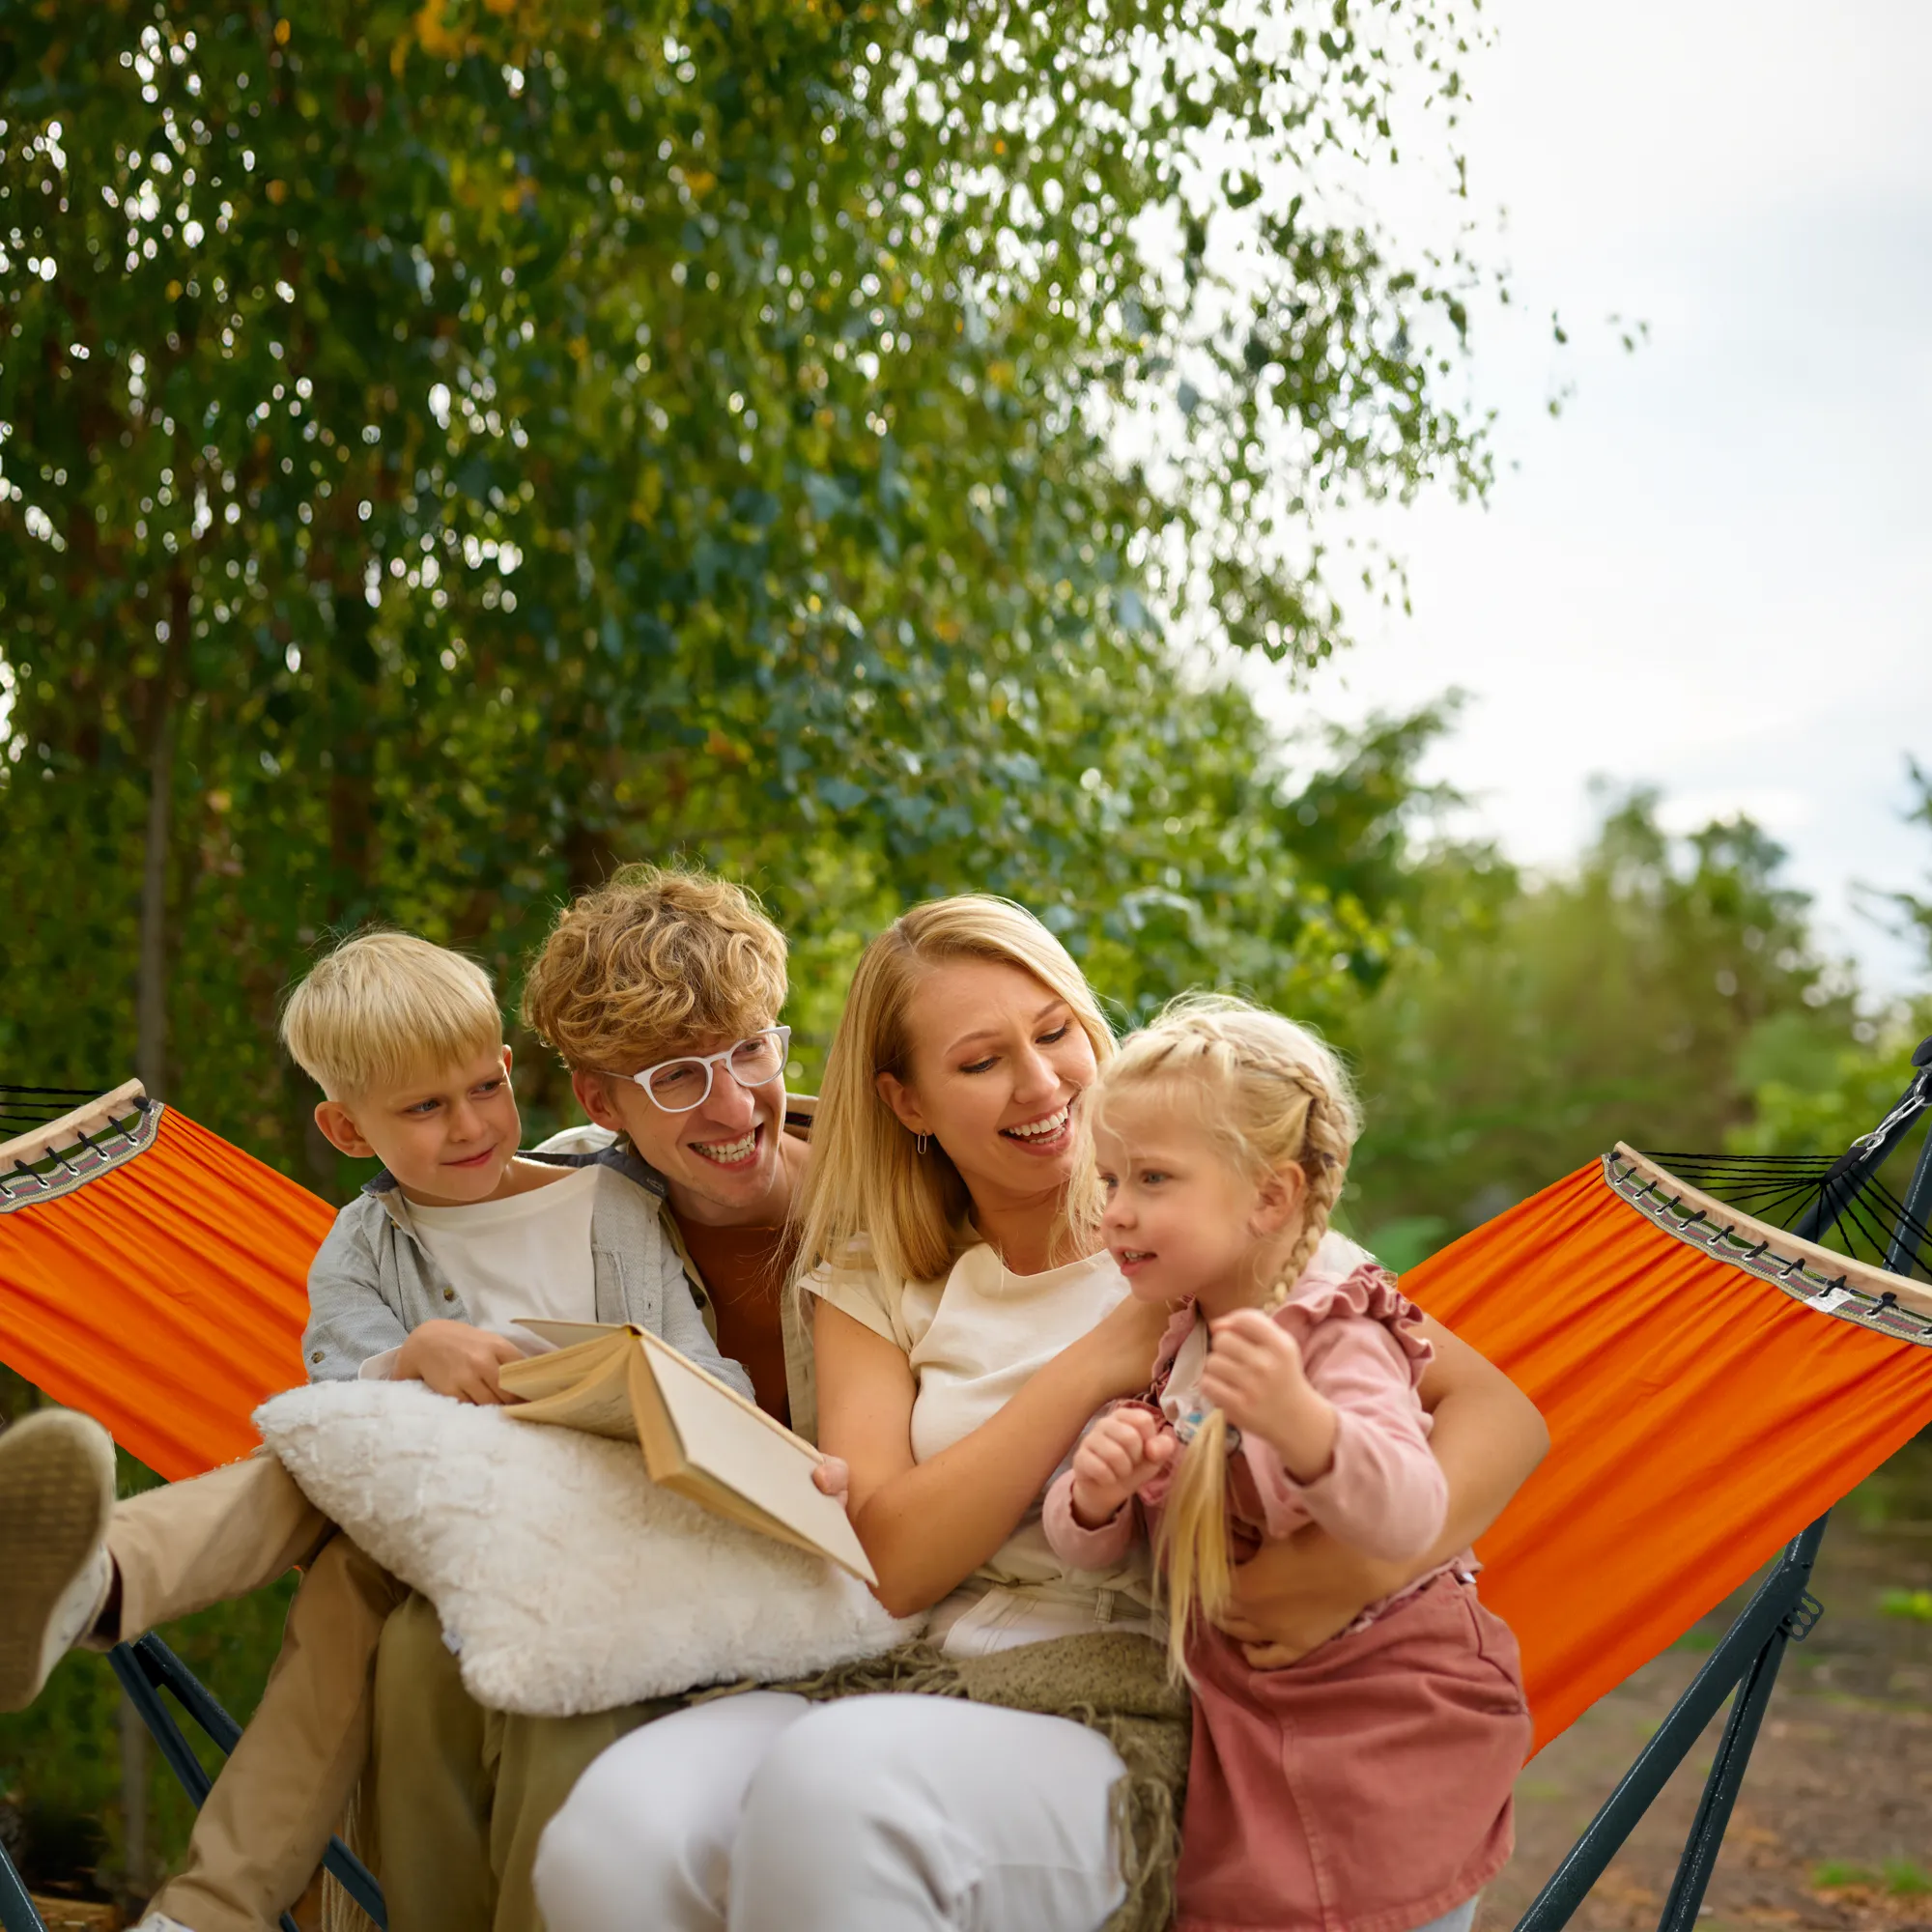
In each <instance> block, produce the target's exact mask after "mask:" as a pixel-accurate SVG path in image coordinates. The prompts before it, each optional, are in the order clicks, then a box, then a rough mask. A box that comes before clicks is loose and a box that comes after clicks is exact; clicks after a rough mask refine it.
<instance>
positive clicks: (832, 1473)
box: [811, 1456, 852, 1510]
mask: <svg viewBox="0 0 1932 1932" xmlns="http://www.w3.org/2000/svg"><path fill="white" fill-rule="evenodd" d="M811 1480H812V1482H813V1483H814V1484H816V1485H817V1487H818V1488H819V1490H820V1491H822V1492H823V1493H825V1494H826V1495H828V1496H830V1497H832V1499H833V1500H834V1501H835V1502H837V1503H838V1506H839V1508H840V1509H844V1510H849V1509H850V1508H851V1507H852V1465H851V1464H850V1463H847V1462H846V1460H845V1459H844V1457H842V1456H821V1457H820V1458H819V1459H818V1467H817V1468H815V1469H814V1470H812V1472H811Z"/></svg>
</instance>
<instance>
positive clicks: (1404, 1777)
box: [1045, 998, 1530, 1932]
mask: <svg viewBox="0 0 1932 1932" xmlns="http://www.w3.org/2000/svg"><path fill="white" fill-rule="evenodd" d="M1083 1111H1084V1112H1085V1115H1086V1133H1087V1136H1088V1140H1089V1145H1090V1150H1091V1156H1092V1172H1091V1175H1090V1181H1091V1185H1090V1187H1089V1188H1088V1189H1086V1190H1084V1191H1076V1194H1075V1196H1074V1200H1075V1202H1076V1204H1077V1203H1080V1202H1081V1201H1082V1200H1083V1199H1086V1200H1088V1201H1089V1202H1091V1207H1090V1208H1089V1209H1088V1211H1089V1212H1091V1213H1092V1214H1093V1216H1094V1218H1095V1219H1096V1220H1097V1225H1098V1232H1099V1234H1100V1235H1101V1236H1102V1237H1103V1238H1104V1240H1105V1242H1106V1244H1107V1246H1108V1248H1109V1249H1110V1250H1111V1251H1112V1253H1113V1256H1114V1258H1115V1260H1116V1261H1117V1262H1118V1263H1119V1264H1120V1266H1121V1270H1122V1273H1123V1274H1124V1275H1125V1276H1126V1277H1127V1281H1128V1283H1129V1285H1130V1286H1131V1288H1132V1290H1133V1293H1135V1294H1136V1295H1137V1296H1139V1297H1141V1298H1142V1299H1144V1300H1151V1301H1165V1302H1171V1303H1173V1304H1174V1306H1175V1310H1176V1313H1175V1315H1174V1319H1173V1321H1171V1322H1170V1323H1169V1325H1168V1329H1167V1333H1166V1334H1165V1336H1164V1337H1163V1338H1162V1341H1161V1345H1160V1349H1159V1352H1158V1353H1157V1355H1156V1357H1155V1360H1154V1374H1153V1381H1152V1383H1151V1387H1150V1388H1149V1390H1148V1392H1147V1395H1146V1396H1145V1397H1144V1398H1143V1399H1141V1400H1138V1401H1134V1402H1128V1403H1122V1404H1120V1405H1117V1406H1112V1407H1110V1408H1109V1409H1107V1410H1105V1411H1103V1412H1102V1414H1101V1415H1100V1416H1099V1418H1098V1419H1097V1420H1095V1421H1094V1423H1093V1424H1092V1425H1091V1426H1090V1428H1089V1430H1088V1432H1087V1434H1086V1435H1085V1437H1084V1438H1083V1439H1082V1441H1081V1444H1080V1446H1079V1448H1078V1449H1077V1450H1076V1451H1075V1453H1074V1456H1073V1458H1072V1461H1071V1463H1070V1464H1069V1466H1068V1467H1067V1468H1066V1469H1065V1471H1064V1472H1063V1473H1062V1474H1061V1475H1060V1476H1059V1477H1058V1478H1057V1479H1056V1480H1055V1482H1054V1484H1053V1486H1052V1488H1051V1489H1050V1490H1049V1492H1048V1494H1047V1501H1046V1513H1045V1523H1046V1530H1047V1535H1048V1538H1049V1540H1050V1542H1051V1543H1052V1545H1053V1548H1054V1549H1055V1550H1056V1552H1057V1553H1058V1554H1060V1555H1061V1556H1062V1557H1064V1558H1065V1560H1066V1561H1068V1562H1069V1563H1071V1564H1073V1565H1075V1566H1076V1567H1078V1568H1080V1569H1082V1570H1103V1569H1106V1568H1107V1567H1108V1566H1110V1565H1112V1564H1114V1563H1117V1562H1118V1561H1119V1560H1120V1558H1121V1556H1122V1554H1123V1553H1124V1552H1125V1550H1126V1549H1127V1548H1128V1547H1129V1546H1130V1545H1131V1543H1132V1542H1133V1540H1134V1538H1135V1537H1136V1536H1137V1535H1138V1534H1139V1533H1141V1521H1140V1520H1137V1519H1144V1520H1145V1522H1146V1523H1147V1525H1148V1526H1149V1527H1151V1531H1152V1535H1153V1541H1154V1547H1155V1550H1156V1553H1157V1554H1158V1556H1159V1558H1160V1561H1161V1564H1162V1567H1163V1569H1164V1571H1165V1575H1166V1579H1167V1595H1168V1605H1169V1614H1170V1637H1169V1642H1170V1646H1171V1652H1172V1655H1173V1657H1174V1660H1175V1662H1176V1665H1177V1667H1178V1668H1180V1669H1183V1670H1184V1671H1185V1673H1186V1675H1187V1677H1188V1678H1189V1679H1190V1681H1191V1682H1192V1684H1193V1686H1194V1693H1195V1695H1194V1742H1193V1753H1192V1763H1191V1766H1190V1769H1189V1773H1188V1792H1187V1806H1186V1813H1185V1817H1184V1821H1183V1837H1182V1848H1181V1857H1180V1868H1179V1878H1178V1882H1177V1888H1176V1889H1177V1908H1178V1918H1177V1925H1178V1928H1179V1932H1234V1928H1236V1927H1239V1928H1242V1929H1243V1932H1263V1928H1283V1932H1286V1928H1289V1927H1293V1928H1294V1932H1309V1928H1318V1927H1319V1928H1321V1932H1414V1929H1415V1928H1418V1927H1425V1926H1427V1927H1430V1928H1431V1932H1435V1928H1438V1927H1439V1928H1442V1932H1466V1927H1467V1926H1468V1924H1469V1921H1470V1919H1471V1918H1473V1916H1474V1912H1475V1903H1476V1894H1477V1892H1478V1891H1479V1890H1480V1889H1482V1887H1483V1886H1484V1885H1486V1884H1487V1883H1488V1882H1489V1880H1490V1879H1491V1878H1492V1877H1493V1876H1494V1875H1495V1873H1496V1872H1497V1871H1498V1870H1500V1869H1501V1867H1502V1865H1503V1864H1504V1862H1505V1861H1507V1859H1508V1857H1509V1852H1510V1842H1511V1814H1510V1790H1511V1785H1512V1783H1513V1781H1514V1779H1515V1777H1516V1774H1517V1772H1518V1771H1519V1770H1520V1767H1521V1765H1522V1761H1523V1757H1524V1754H1525V1753H1526V1751H1527V1750H1528V1747H1529V1741H1530V1723H1529V1716H1528V1712H1527V1710H1526V1708H1525V1706H1524V1703H1523V1697H1522V1686H1521V1679H1520V1669H1519V1664H1518V1658H1517V1648H1516V1642H1515V1639H1514V1638H1513V1637H1512V1636H1511V1635H1510V1633H1509V1630H1508V1628H1507V1627H1506V1626H1505V1625H1504V1624H1503V1623H1502V1622H1501V1621H1500V1620H1499V1619H1498V1618H1496V1617H1495V1616H1493V1615H1492V1614H1491V1612H1490V1611H1488V1610H1486V1609H1485V1608H1484V1607H1483V1606H1482V1605H1481V1604H1480V1603H1478V1602H1477V1599H1476V1591H1475V1585H1474V1581H1473V1577H1472V1572H1473V1570H1474V1568H1475V1562H1474V1558H1473V1556H1472V1555H1471V1554H1470V1553H1469V1552H1467V1551H1464V1552H1463V1554H1462V1555H1460V1556H1458V1557H1456V1558H1455V1559H1453V1560H1452V1561H1451V1562H1449V1563H1446V1564H1443V1565H1442V1566H1441V1567H1440V1568H1438V1569H1436V1570H1434V1571H1432V1572H1430V1573H1429V1574H1428V1575H1426V1576H1424V1577H1421V1578H1420V1579H1418V1580H1417V1581H1416V1582H1414V1583H1412V1584H1410V1585H1409V1586H1408V1587H1407V1588H1406V1589H1404V1590H1401V1591H1398V1592H1397V1593H1396V1594H1395V1595H1394V1596H1392V1597H1388V1598H1385V1599H1384V1600H1383V1601H1382V1602H1380V1603H1378V1604H1374V1605H1370V1606H1369V1608H1368V1609H1367V1610H1365V1611H1364V1612H1363V1614H1362V1615H1361V1617H1360V1618H1359V1619H1357V1621H1356V1622H1355V1623H1354V1624H1353V1625H1352V1626H1351V1627H1350V1629H1349V1630H1347V1631H1345V1632H1343V1633H1342V1634H1341V1635H1339V1636H1336V1637H1332V1638H1331V1639H1330V1640H1329V1641H1328V1642H1326V1643H1324V1644H1321V1646H1319V1647H1318V1648H1317V1649H1315V1650H1314V1651H1312V1652H1310V1653H1309V1654H1308V1655H1307V1656H1306V1657H1304V1658H1302V1659H1301V1660H1300V1661H1299V1662H1295V1663H1293V1664H1291V1665H1289V1666H1287V1667H1286V1668H1282V1669H1272V1670H1258V1669H1255V1668H1253V1667H1251V1666H1250V1665H1249V1664H1248V1663H1247V1662H1245V1660H1244V1658H1243V1655H1242V1652H1241V1649H1240V1646H1239V1645H1238V1644H1236V1643H1235V1642H1234V1641H1233V1640H1232V1639H1231V1638H1229V1637H1227V1636H1224V1635H1223V1634H1221V1633H1220V1632H1219V1631H1218V1630H1216V1629H1215V1628H1214V1625H1213V1622H1212V1619H1213V1618H1214V1617H1215V1616H1216V1614H1217V1613H1218V1612H1219V1611H1220V1610H1221V1608H1222V1607H1223V1606H1224V1605H1225V1604H1226V1602H1227V1597H1228V1590H1229V1583H1230V1573H1231V1565H1232V1563H1233V1562H1235V1561H1238V1560H1240V1559H1241V1558H1243V1557H1245V1556H1248V1555H1252V1554H1253V1552H1254V1550H1255V1549H1256V1548H1258V1547H1259V1545H1260V1543H1261V1542H1262V1540H1264V1539H1274V1538H1279V1537H1285V1536H1287V1535H1289V1534H1290V1533H1291V1532H1293V1530H1295V1529H1297V1528H1299V1527H1300V1526H1301V1525H1303V1524H1304V1523H1307V1522H1310V1521H1314V1522H1317V1523H1319V1524H1321V1527H1322V1528H1324V1529H1326V1530H1327V1531H1328V1532H1329V1533H1330V1534H1331V1535H1333V1536H1335V1537H1337V1538H1339V1539H1341V1540H1342V1541H1344V1542H1347V1543H1350V1544H1353V1545H1355V1546H1356V1547H1357V1548H1361V1549H1362V1550H1364V1551H1366V1552H1368V1553H1369V1554H1371V1555H1373V1556H1376V1557H1379V1558H1382V1559H1385V1560H1388V1561H1391V1562H1400V1561H1402V1560H1404V1559H1408V1560H1413V1559H1414V1558H1415V1557H1417V1556H1419V1555H1420V1554H1421V1553H1422V1552H1423V1551H1425V1550H1426V1549H1428V1548H1429V1547H1430V1546H1431V1544H1432V1543H1433V1542H1434V1541H1435V1538H1436V1537H1437V1535H1438V1534H1439V1533H1440V1530H1441V1526H1442V1522H1443V1512H1444V1507H1445V1495H1444V1489H1443V1483H1442V1475H1441V1471H1440V1470H1439V1468H1438V1467H1437V1465H1436V1463H1435V1460H1434V1458H1433V1457H1432V1456H1431V1455H1430V1452H1429V1446H1428V1434H1429V1417H1428V1416H1427V1414H1426V1413H1425V1412H1424V1410H1423V1407H1422V1405H1421V1403H1420V1402H1419V1400H1418V1399H1417V1397H1416V1392H1415V1391H1416V1384H1417V1382H1418V1381H1419V1380H1420V1379H1421V1377H1422V1371H1423V1368H1424V1365H1425V1364H1426V1363H1427V1361H1428V1360H1429V1354H1430V1350H1429V1345H1428V1343H1426V1342H1425V1341H1424V1340H1423V1339H1422V1337H1421V1335H1420V1333H1419V1332H1418V1315H1417V1311H1416V1310H1415V1309H1414V1307H1412V1306H1411V1305H1410V1304H1409V1303H1408V1302H1406V1301H1405V1300H1404V1299H1403V1297H1402V1296H1401V1295H1400V1294H1399V1293H1397V1292H1396V1287H1395V1283H1394V1281H1393V1279H1392V1278H1391V1277H1390V1276H1389V1275H1388V1274H1387V1273H1385V1272H1384V1271H1383V1270H1382V1269H1381V1268H1380V1267H1379V1266H1378V1264H1376V1262H1375V1260H1374V1258H1373V1257H1372V1256H1370V1255H1369V1254H1368V1253H1367V1252H1365V1251H1364V1250H1363V1249H1361V1248H1359V1247H1357V1246H1356V1245H1355V1244H1354V1243H1353V1242H1352V1241H1350V1240H1348V1239H1347V1238H1346V1237H1344V1236H1341V1235H1338V1234H1335V1233H1333V1232H1332V1231H1330V1229H1329V1227H1328V1217H1329V1214H1330V1212H1331V1210H1332V1209H1333V1208H1334V1206H1335V1202H1336V1200H1337V1198H1338V1197H1339V1196H1340V1194H1341V1191H1342V1180H1343V1176H1344V1174H1345V1173H1346V1171H1347V1167H1348V1161H1349V1153H1350V1148H1351V1147H1352V1145H1353V1142H1354V1138H1355V1133H1356V1116H1355V1110H1354V1103H1353V1101H1352V1099H1351V1097H1350V1093H1349V1090H1348V1086H1347V1083H1346V1081H1345V1079H1344V1076H1343V1074H1342V1071H1341V1068H1340V1066H1339V1065H1337V1063H1336V1061H1335V1059H1334V1056H1333V1055H1332V1054H1330V1053H1329V1051H1328V1050H1327V1049H1326V1048H1325V1047H1324V1046H1323V1045H1322V1044H1321V1042H1320V1041H1319V1040H1317V1039H1315V1038H1314V1037H1312V1036H1311V1035H1309V1034H1308V1033H1306V1032H1304V1031H1303V1030H1302V1029H1301V1028H1299V1027H1297V1026H1294V1025H1293V1024H1292V1023H1291V1022H1289V1021H1287V1020H1284V1019H1282V1018H1280V1017H1278V1016H1277V1015H1275V1014H1273V1013H1268V1012H1264V1011H1261V1010H1259V1009H1255V1008H1253V1007H1249V1006H1247V1005H1245V1004H1244V1003H1242V1002H1240V1001H1237V1000H1228V999H1209V998H1191V999H1188V1000H1185V1001H1181V1002H1177V1003H1176V1005H1175V1006H1173V1007H1171V1008H1169V1009H1168V1010H1167V1012H1166V1013H1164V1014H1163V1015H1162V1016H1161V1018H1160V1019H1159V1020H1158V1021H1156V1022H1155V1023H1154V1025H1152V1026H1151V1027H1150V1028H1148V1029H1147V1030H1146V1031H1145V1032H1143V1033H1140V1034H1137V1035H1135V1036H1134V1037H1131V1038H1130V1039H1128V1040H1127V1041H1126V1042H1125V1043H1124V1044H1123V1045H1122V1049H1121V1051H1120V1053H1119V1055H1118V1056H1117V1057H1116V1058H1115V1059H1114V1060H1113V1062H1112V1063H1111V1064H1110V1065H1108V1066H1106V1067H1105V1068H1104V1069H1103V1070H1102V1072H1101V1074H1100V1077H1099V1080H1098V1081H1097V1083H1096V1084H1095V1086H1094V1088H1093V1089H1092V1090H1090V1093H1089V1094H1088V1096H1087V1098H1086V1100H1085V1102H1084V1108H1083ZM1210 1343H1211V1346H1210Z"/></svg>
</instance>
